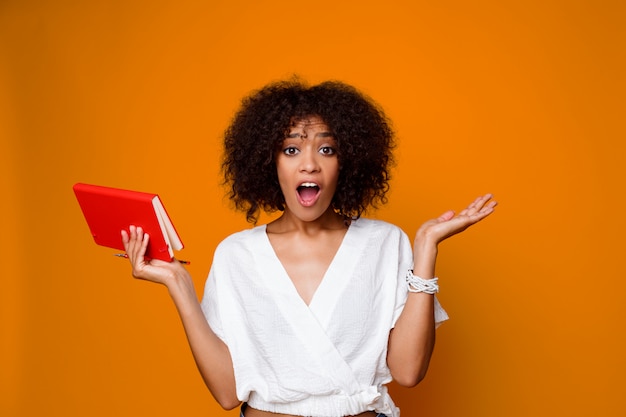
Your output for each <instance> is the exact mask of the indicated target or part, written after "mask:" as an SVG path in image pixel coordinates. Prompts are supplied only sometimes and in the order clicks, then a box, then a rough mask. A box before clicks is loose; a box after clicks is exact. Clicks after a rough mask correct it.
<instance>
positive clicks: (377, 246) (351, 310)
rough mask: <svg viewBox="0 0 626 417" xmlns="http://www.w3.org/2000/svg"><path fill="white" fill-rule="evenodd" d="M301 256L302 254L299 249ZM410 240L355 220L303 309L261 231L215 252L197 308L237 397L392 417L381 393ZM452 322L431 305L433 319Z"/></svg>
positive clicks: (321, 415)
mask: <svg viewBox="0 0 626 417" xmlns="http://www.w3.org/2000/svg"><path fill="white" fill-rule="evenodd" d="M303 250H306V248H303ZM412 267H413V254H412V249H411V245H410V242H409V239H408V238H407V236H406V234H405V233H404V232H403V231H402V230H401V229H400V228H398V227H396V226H394V225H391V224H389V223H385V222H383V221H378V220H369V219H363V218H361V219H359V220H356V221H353V222H352V224H351V225H350V227H349V228H348V231H347V232H346V235H345V236H344V239H343V242H342V243H341V246H340V247H339V249H338V251H337V253H336V255H335V257H334V259H333V260H332V262H331V264H330V266H329V268H328V270H327V271H326V274H325V275H324V277H323V279H322V281H321V283H320V285H319V287H318V288H317V290H316V292H315V294H314V296H313V298H312V299H311V302H310V304H309V305H307V304H306V303H305V302H304V301H303V300H302V298H301V297H300V295H299V294H298V292H297V291H296V288H295V286H294V285H293V283H292V281H291V279H290V278H289V276H288V275H287V273H286V271H285V269H284V268H283V266H282V264H281V263H280V261H279V259H278V257H277V256H276V253H275V252H274V250H273V248H272V246H271V244H270V241H269V238H268V236H267V233H266V227H265V225H263V226H257V227H255V228H253V229H249V230H244V231H242V232H239V233H235V234H233V235H231V236H229V237H228V238H226V239H225V240H224V241H223V242H222V243H220V245H219V246H218V247H217V249H216V251H215V256H214V259H213V265H212V267H211V271H210V273H209V278H208V279H207V283H206V287H205V293H204V298H203V300H202V309H203V311H204V314H205V316H206V318H207V320H208V322H209V324H210V326H211V329H212V330H213V331H214V332H215V333H216V334H217V336H218V337H220V339H222V340H223V341H224V342H225V343H226V345H227V346H228V348H229V350H230V354H231V356H232V361H233V366H234V371H235V380H236V385H237V396H238V398H239V400H241V401H246V402H248V404H249V405H250V406H251V407H253V408H256V409H259V410H264V411H270V412H274V413H283V414H295V415H302V416H316V417H336V416H347V415H355V414H359V413H362V412H364V411H368V410H373V411H376V412H378V413H384V414H386V415H388V416H390V417H398V416H399V410H398V408H397V407H396V406H395V405H394V403H393V401H392V400H391V397H390V396H389V394H388V393H387V388H386V387H385V384H387V383H389V382H390V381H391V379H392V378H391V374H390V372H389V368H388V367H387V363H386V357H387V342H388V338H389V331H390V330H391V329H392V328H393V326H394V324H395V322H396V320H397V319H398V316H399V315H400V313H401V311H402V308H403V307H404V303H405V301H406V297H407V285H406V281H405V275H406V272H407V270H409V269H411V268H412ZM447 318H448V317H447V315H446V313H445V311H444V310H443V309H442V308H441V306H440V305H439V303H438V302H437V301H436V302H435V320H436V322H438V323H439V322H441V321H443V320H446V319H447Z"/></svg>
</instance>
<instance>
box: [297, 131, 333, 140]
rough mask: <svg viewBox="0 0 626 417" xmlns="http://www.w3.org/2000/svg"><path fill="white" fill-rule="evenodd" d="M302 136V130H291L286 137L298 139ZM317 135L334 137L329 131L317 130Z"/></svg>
mask: <svg viewBox="0 0 626 417" xmlns="http://www.w3.org/2000/svg"><path fill="white" fill-rule="evenodd" d="M301 136H302V133H300V132H291V133H289V134H288V135H287V136H286V137H285V139H298V138H299V137H301ZM315 137H321V138H332V137H333V134H332V133H331V132H329V131H323V132H317V134H315Z"/></svg>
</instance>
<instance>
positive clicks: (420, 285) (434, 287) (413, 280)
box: [406, 269, 439, 294]
mask: <svg viewBox="0 0 626 417" xmlns="http://www.w3.org/2000/svg"><path fill="white" fill-rule="evenodd" d="M438 280H439V278H437V277H435V278H432V279H424V278H421V277H418V276H416V275H413V271H412V270H410V269H409V272H407V273H406V283H407V286H408V288H409V292H423V293H426V294H435V293H438V292H439V285H438V284H437V281H438Z"/></svg>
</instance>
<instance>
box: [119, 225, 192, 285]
mask: <svg viewBox="0 0 626 417" xmlns="http://www.w3.org/2000/svg"><path fill="white" fill-rule="evenodd" d="M121 233H122V243H123V244H124V250H125V251H126V255H127V256H128V260H129V261H130V263H131V265H132V268H133V270H132V274H133V277H135V278H138V279H144V280H147V281H152V282H156V283H159V284H163V285H165V286H169V284H170V283H171V281H172V280H173V279H175V278H176V277H177V276H181V275H188V273H187V270H186V269H185V267H184V266H182V265H181V263H180V262H177V261H176V260H173V261H172V262H166V261H162V260H160V259H146V257H145V254H146V250H147V248H148V242H149V240H150V236H148V234H147V233H144V231H143V229H142V228H141V227H135V226H130V227H129V229H128V233H127V232H126V230H122V232H121Z"/></svg>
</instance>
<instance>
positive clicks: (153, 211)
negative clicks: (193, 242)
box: [73, 183, 183, 262]
mask: <svg viewBox="0 0 626 417" xmlns="http://www.w3.org/2000/svg"><path fill="white" fill-rule="evenodd" d="M73 188H74V194H75V195H76V199H77V200H78V204H79V205H80V208H81V210H82V212H83V215H84V216H85V220H86V221H87V225H88V226H89V230H90V231H91V235H92V236H93V239H94V241H95V242H96V243H97V244H98V245H101V246H106V247H109V248H114V249H118V250H121V251H124V245H123V244H122V236H121V231H122V230H126V231H128V227H129V226H131V225H132V226H137V227H141V228H143V230H144V231H145V232H146V233H148V234H149V235H150V243H149V244H148V249H147V252H146V257H147V258H151V259H161V260H164V261H167V262H170V261H172V259H173V257H174V253H173V250H180V249H182V248H183V243H182V242H181V240H180V237H179V236H178V233H177V232H176V229H175V228H174V225H173V224H172V222H171V220H170V218H169V216H168V215H167V212H166V211H165V207H164V206H163V204H162V202H161V200H160V198H159V196H158V195H157V194H151V193H144V192H139V191H130V190H122V189H119V188H110V187H103V186H99V185H90V184H82V183H78V184H75V185H74V187H73Z"/></svg>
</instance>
